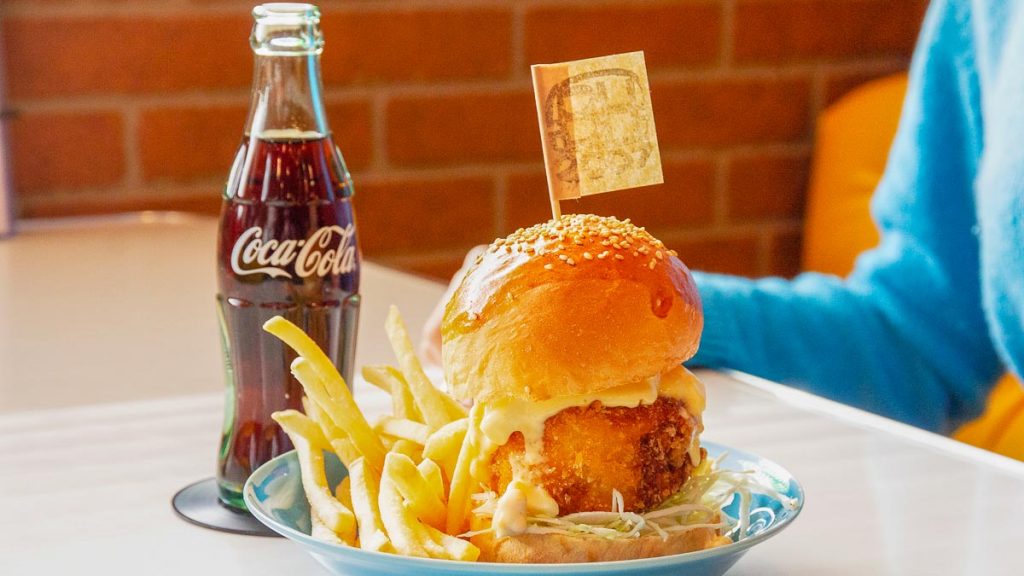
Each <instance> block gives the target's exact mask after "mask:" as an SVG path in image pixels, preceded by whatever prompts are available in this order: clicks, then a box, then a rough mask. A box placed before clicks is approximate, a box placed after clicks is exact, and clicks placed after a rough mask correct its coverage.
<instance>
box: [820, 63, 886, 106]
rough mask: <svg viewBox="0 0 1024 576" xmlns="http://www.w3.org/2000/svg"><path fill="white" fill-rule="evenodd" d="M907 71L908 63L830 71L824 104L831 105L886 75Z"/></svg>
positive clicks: (826, 82)
mask: <svg viewBox="0 0 1024 576" xmlns="http://www.w3.org/2000/svg"><path fill="white" fill-rule="evenodd" d="M904 71H906V65H898V64H893V65H885V66H880V67H879V68H877V69H872V70H862V71H856V72H828V73H827V74H826V75H825V94H824V104H825V106H829V105H831V104H834V103H835V102H836V101H838V100H839V99H840V98H842V97H843V96H845V95H846V94H847V93H848V92H850V91H851V90H854V89H855V88H859V87H860V86H862V85H864V84H867V83H868V82H871V81H872V80H877V79H879V78H883V77H885V76H889V75H892V74H896V73H899V72H904Z"/></svg>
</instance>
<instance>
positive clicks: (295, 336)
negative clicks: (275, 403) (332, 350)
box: [263, 316, 385, 470]
mask: <svg viewBox="0 0 1024 576" xmlns="http://www.w3.org/2000/svg"><path fill="white" fill-rule="evenodd" d="M263 329H264V330H266V331H267V332H269V333H271V334H273V335H274V336H277V337H278V338H280V339H281V340H282V341H283V342H284V343H285V344H287V345H288V346H290V347H291V348H292V349H293V350H295V352H296V353H297V354H298V355H299V357H298V358H296V359H295V361H294V362H292V373H293V374H295V377H296V379H298V380H299V382H300V383H301V384H302V386H303V388H304V389H306V395H308V396H309V397H310V398H311V399H312V400H313V401H314V402H316V403H317V404H319V405H320V408H322V409H323V410H324V411H325V412H326V413H327V416H328V417H330V419H331V420H333V421H334V424H335V425H337V426H338V427H339V428H341V429H342V430H344V431H345V433H346V434H347V435H348V437H349V438H350V439H351V440H352V443H353V444H354V445H355V447H356V448H357V449H358V450H359V453H360V454H362V455H363V457H365V458H366V462H367V464H368V465H370V466H371V467H373V468H374V469H375V470H379V469H381V467H382V466H383V465H384V453H385V450H384V446H383V445H382V444H381V442H380V438H378V437H377V435H376V434H375V433H374V432H373V430H372V429H371V428H370V424H369V423H368V422H367V421H366V417H365V416H363V413H362V411H360V410H359V406H358V405H357V404H356V401H355V399H354V398H353V397H352V392H350V391H349V389H348V387H347V386H346V385H345V381H344V379H342V377H341V374H339V373H338V370H337V369H336V368H335V367H334V364H332V363H331V361H330V359H329V358H328V357H327V355H326V354H324V351H323V350H321V349H320V348H319V347H318V346H317V345H316V342H314V341H313V340H312V339H311V338H310V337H309V336H307V335H306V334H305V332H303V331H302V330H301V329H300V328H299V327H298V326H296V325H295V324H292V323H291V322H289V321H288V320H286V319H284V318H283V317H281V316H275V317H273V318H271V319H270V320H267V322H266V323H265V324H263ZM304 363H308V364H309V365H310V366H311V367H312V370H307V369H304V368H303V364H304ZM312 374H316V375H317V376H319V378H318V379H313V378H311V375H312ZM303 378H305V380H306V381H303ZM311 392H313V393H311Z"/></svg>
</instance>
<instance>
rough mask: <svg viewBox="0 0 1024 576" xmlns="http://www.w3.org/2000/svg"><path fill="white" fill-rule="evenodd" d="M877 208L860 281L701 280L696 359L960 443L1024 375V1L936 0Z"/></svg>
mask: <svg viewBox="0 0 1024 576" xmlns="http://www.w3.org/2000/svg"><path fill="white" fill-rule="evenodd" d="M884 17H885V15H884V14H880V15H879V18H884ZM871 209H872V216H873V218H874V220H875V223H876V225H877V226H878V228H879V230H880V232H881V242H880V244H879V246H878V247H877V248H875V249H873V250H871V251H869V252H866V253H864V254H862V255H861V256H860V257H859V258H858V259H857V262H856V265H855V268H854V270H853V272H852V273H851V274H850V275H849V276H848V277H847V278H846V279H845V280H844V279H840V278H837V277H833V276H825V275H821V274H812V273H808V274H803V275H800V276H798V277H797V278H796V279H794V280H792V281H784V280H780V279H763V280H745V279H740V278H735V277H729V276H720V275H713V274H700V273H697V274H695V278H696V280H697V285H698V287H699V290H700V294H701V297H702V300H703V303H704V312H705V329H704V335H703V338H702V343H701V348H700V351H699V352H698V355H697V356H696V357H695V359H694V360H693V361H692V362H693V363H694V364H698V365H703V366H711V367H729V368H735V369H738V370H742V371H746V372H750V373H752V374H757V375H760V376H764V377H766V378H769V379H772V380H776V381H781V382H785V383H788V384H792V385H794V386H797V387H800V388H803V389H806V390H809V391H812V392H815V393H818V394H822V395H824V396H828V397H831V398H834V399H837V400H840V401H842V402H846V403H849V404H853V405H856V406H860V407H863V408H866V409H868V410H872V411H875V412H878V413H881V414H884V415H887V416H890V417H893V418H897V419H900V420H903V421H906V422H909V423H912V424H915V425H918V426H922V427H925V428H928V429H932V430H937V431H944V432H948V431H951V430H952V429H953V428H954V427H955V426H957V425H958V424H960V423H962V422H964V421H965V420H967V419H969V418H971V417H974V416H976V415H977V414H979V413H980V411H981V410H982V408H983V405H984V400H985V397H986V394H987V393H988V391H989V389H990V388H991V386H992V384H993V383H994V381H995V380H996V379H997V378H998V376H999V375H1000V374H1001V373H1003V372H1004V371H1005V370H1007V369H1010V370H1012V371H1014V372H1015V373H1016V374H1018V375H1020V374H1022V373H1024V2H1019V1H1017V0H973V1H972V0H933V2H932V5H931V6H930V8H929V11H928V14H927V17H926V18H925V22H924V26H923V29H922V32H921V36H920V38H919V43H918V47H917V51H916V53H915V55H914V59H913V63H912V65H911V70H910V84H909V88H908V93H907V98H906V102H905V104H904V109H903V115H902V117H901V121H900V127H899V130H898V133H897V136H896V138H895V141H894V143H893V146H892V149H891V151H890V155H889V161H888V165H887V168H886V172H885V175H884V177H883V178H882V181H881V182H880V184H879V186H878V189H877V190H876V193H875V196H874V198H873V200H872V205H871Z"/></svg>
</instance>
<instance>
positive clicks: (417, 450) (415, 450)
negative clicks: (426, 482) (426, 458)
mask: <svg viewBox="0 0 1024 576" xmlns="http://www.w3.org/2000/svg"><path fill="white" fill-rule="evenodd" d="M388 452H397V453H399V454H405V455H406V456H408V457H409V458H412V461H413V462H415V461H417V460H422V459H423V446H420V445H419V444H417V443H415V442H412V441H410V440H406V439H405V438H399V439H398V440H395V443H394V444H392V445H391V450H388Z"/></svg>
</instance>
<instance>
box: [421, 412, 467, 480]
mask: <svg viewBox="0 0 1024 576" xmlns="http://www.w3.org/2000/svg"><path fill="white" fill-rule="evenodd" d="M468 426H469V419H468V418H463V419H461V420H456V421H454V422H450V423H448V424H445V425H444V426H443V427H442V428H441V429H440V430H438V431H437V432H434V433H433V434H431V435H430V438H428V439H427V443H426V444H425V445H424V446H423V457H424V458H429V459H431V460H433V461H434V462H437V463H438V465H440V466H441V470H442V471H443V472H444V475H445V478H447V479H448V482H449V483H450V482H451V480H452V477H453V476H454V474H455V464H456V462H458V460H459V451H460V450H461V448H462V441H463V440H464V439H465V437H466V428H467V427H468Z"/></svg>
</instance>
